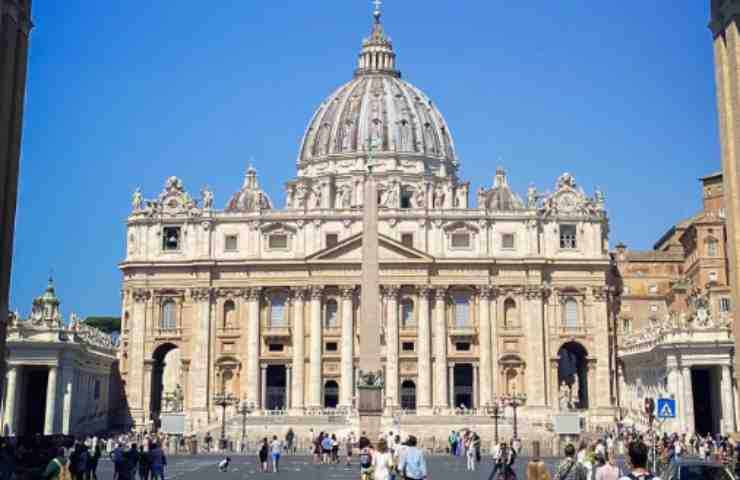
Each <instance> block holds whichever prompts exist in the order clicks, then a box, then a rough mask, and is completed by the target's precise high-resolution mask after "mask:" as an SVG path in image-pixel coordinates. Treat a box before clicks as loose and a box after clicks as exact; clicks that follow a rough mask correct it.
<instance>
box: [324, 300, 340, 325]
mask: <svg viewBox="0 0 740 480" xmlns="http://www.w3.org/2000/svg"><path fill="white" fill-rule="evenodd" d="M337 327H339V323H338V321H337V301H336V300H334V299H333V298H332V299H330V300H327V302H326V313H325V315H324V328H337Z"/></svg>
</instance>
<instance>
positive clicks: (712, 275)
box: [709, 272, 717, 282]
mask: <svg viewBox="0 0 740 480" xmlns="http://www.w3.org/2000/svg"><path fill="white" fill-rule="evenodd" d="M709 281H710V282H716V281H717V272H709Z"/></svg>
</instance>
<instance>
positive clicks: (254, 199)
mask: <svg viewBox="0 0 740 480" xmlns="http://www.w3.org/2000/svg"><path fill="white" fill-rule="evenodd" d="M271 208H272V201H271V200H270V197H269V196H268V195H267V193H265V192H263V191H262V190H261V189H260V186H259V182H258V181H257V170H256V169H255V168H254V167H253V166H251V165H250V166H249V168H248V169H247V174H246V175H245V177H244V184H243V185H242V189H241V190H239V191H238V192H236V193H235V194H234V195H233V196H232V197H231V200H229V203H228V204H227V205H226V212H228V213H246V212H255V211H259V210H269V209H271Z"/></svg>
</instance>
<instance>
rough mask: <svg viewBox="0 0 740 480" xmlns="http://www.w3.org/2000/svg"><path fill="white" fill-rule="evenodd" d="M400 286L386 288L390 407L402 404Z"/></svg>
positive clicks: (387, 372) (386, 382) (387, 367)
mask: <svg viewBox="0 0 740 480" xmlns="http://www.w3.org/2000/svg"><path fill="white" fill-rule="evenodd" d="M399 291H400V289H399V287H398V286H389V287H386V289H385V291H384V295H385V297H386V305H387V307H388V312H387V328H386V338H385V342H386V374H387V378H386V379H385V390H386V396H387V397H388V399H389V400H390V405H388V406H390V407H396V406H398V405H399V404H400V398H399V395H398V293H399Z"/></svg>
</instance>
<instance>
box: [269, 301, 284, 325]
mask: <svg viewBox="0 0 740 480" xmlns="http://www.w3.org/2000/svg"><path fill="white" fill-rule="evenodd" d="M285 301H286V300H285V297H284V296H282V295H275V296H273V297H272V298H271V299H270V327H272V328H284V327H287V326H288V319H287V318H286V316H285Z"/></svg>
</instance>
